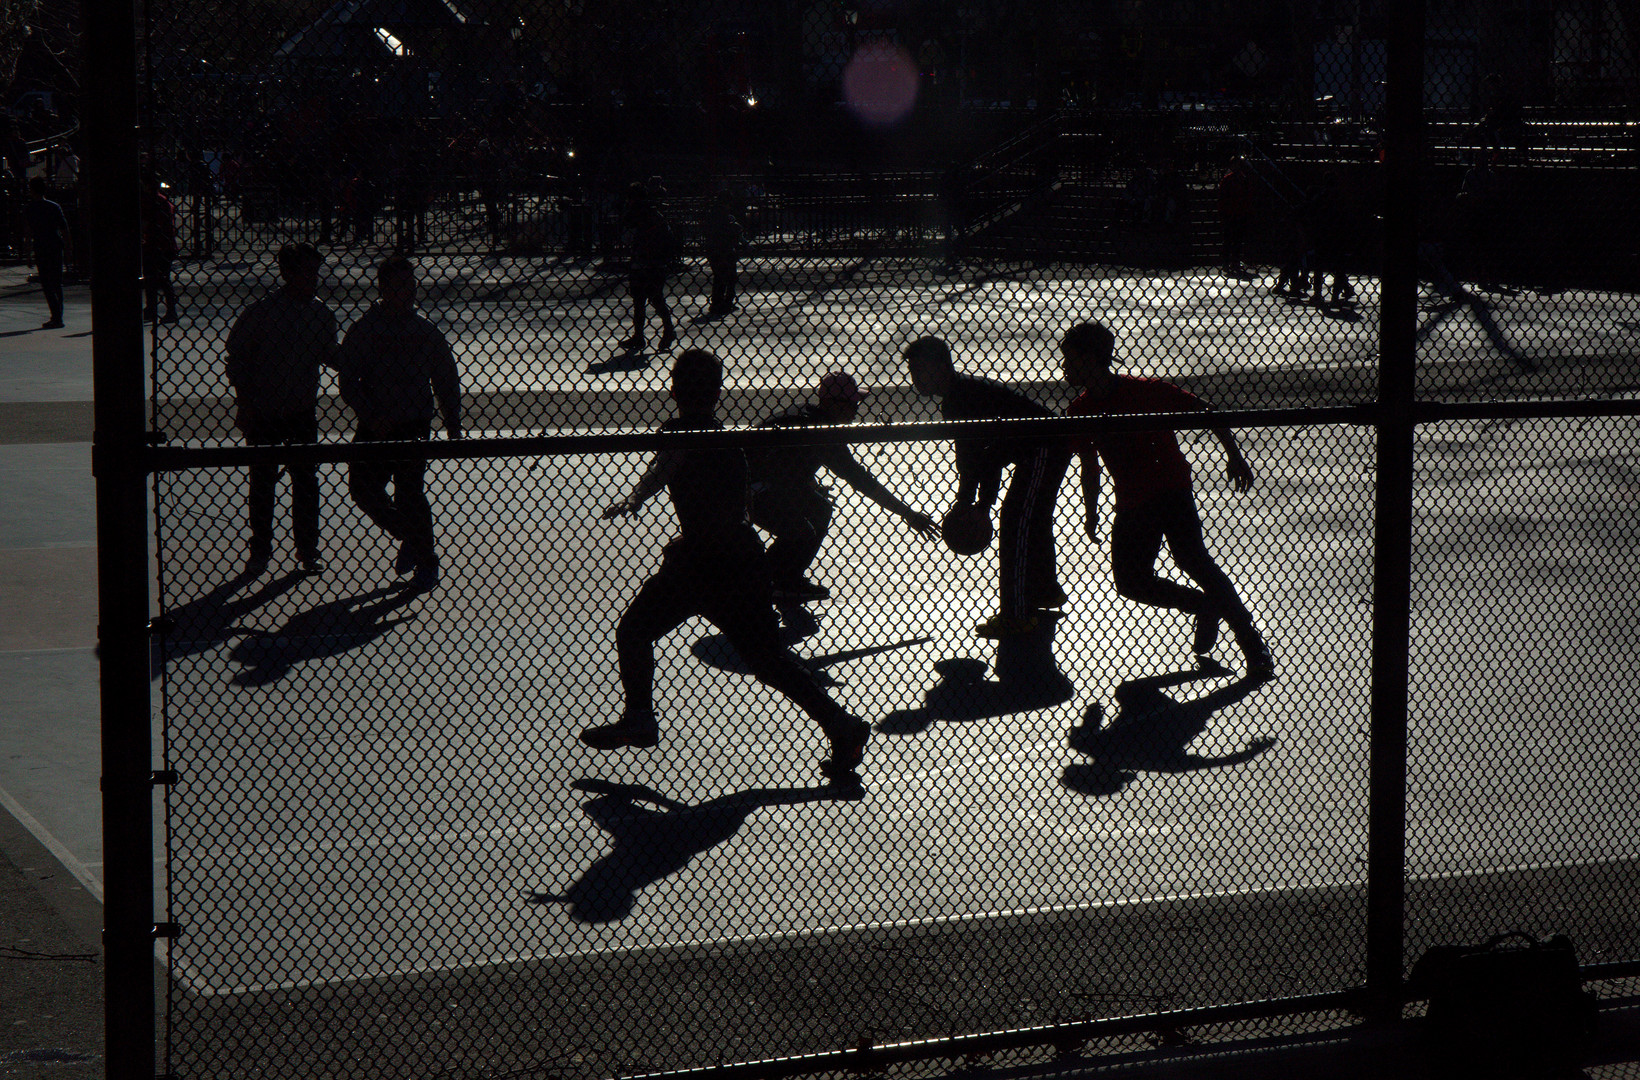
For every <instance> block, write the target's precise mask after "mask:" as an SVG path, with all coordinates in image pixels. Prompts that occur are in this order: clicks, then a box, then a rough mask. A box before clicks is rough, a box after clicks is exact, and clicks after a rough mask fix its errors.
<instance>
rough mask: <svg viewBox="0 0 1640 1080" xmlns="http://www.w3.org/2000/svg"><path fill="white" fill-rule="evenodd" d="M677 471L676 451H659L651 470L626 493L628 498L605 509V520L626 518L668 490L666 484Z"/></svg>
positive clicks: (652, 460)
mask: <svg viewBox="0 0 1640 1080" xmlns="http://www.w3.org/2000/svg"><path fill="white" fill-rule="evenodd" d="M677 470H678V455H677V454H676V453H675V452H674V451H671V450H660V451H657V452H656V454H655V456H654V457H653V458H651V459H650V461H649V468H647V469H645V470H644V474H643V475H642V476H640V477H638V482H637V483H636V484H633V485H632V490H631V491H629V492H627V493H626V497H625V498H624V499H621V500H620V501H619V502H615V503H611V504H610V505H608V506H606V507H605V508H604V513H603V518H604V520H605V521H609V520H611V519H613V518H618V517H625V516H626V515H627V514H630V513H632V512H634V511H635V510H637V509H638V507H640V506H642V505H643V504H644V503H646V502H648V501H649V500H650V499H652V498H654V497H655V496H656V495H659V494H660V493H661V492H662V491H664V490H665V489H666V482H667V481H668V480H670V479H672V474H673V473H675V472H677Z"/></svg>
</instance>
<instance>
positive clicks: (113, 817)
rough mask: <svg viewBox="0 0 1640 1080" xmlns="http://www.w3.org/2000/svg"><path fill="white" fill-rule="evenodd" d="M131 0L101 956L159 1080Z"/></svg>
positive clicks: (89, 140)
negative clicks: (156, 1028) (155, 991)
mask: <svg viewBox="0 0 1640 1080" xmlns="http://www.w3.org/2000/svg"><path fill="white" fill-rule="evenodd" d="M133 8H134V5H133V4H132V0H86V3H85V4H84V6H83V7H82V8H81V12H82V14H81V20H80V21H81V34H82V37H81V42H82V47H83V49H84V69H83V72H82V85H83V86H84V87H85V93H84V96H83V97H82V99H81V100H82V101H83V103H84V104H83V110H84V113H83V116H82V125H83V130H84V131H85V135H86V169H87V188H86V190H87V202H88V204H89V205H88V206H87V214H86V218H85V221H86V223H87V227H88V231H89V234H90V239H91V330H92V339H91V357H92V379H93V386H94V397H95V406H94V410H95V423H96V431H95V434H94V435H93V436H92V445H91V467H92V471H93V473H94V474H95V475H96V481H97V591H98V609H97V611H98V626H97V642H98V650H99V656H100V659H101V665H102V676H101V688H102V790H103V797H102V798H103V882H104V893H103V897H104V898H103V954H104V959H105V967H104V979H105V987H106V995H107V996H106V1004H105V1016H106V1022H107V1029H106V1030H107V1036H106V1038H107V1046H106V1049H107V1073H108V1077H109V1080H153V1077H154V1072H155V1069H154V1064H155V1053H154V1033H155V1008H154V1005H155V996H154V908H153V903H154V885H153V880H154V864H153V858H154V855H153V850H154V848H153V810H152V805H153V804H152V798H153V795H152V785H151V784H150V772H151V770H152V768H153V763H152V762H153V759H152V749H151V733H150V727H149V725H150V717H149V706H148V639H147V623H148V572H149V571H148V498H147V476H146V471H145V466H144V451H145V450H146V442H145V433H144V423H143V337H142V311H141V307H140V303H141V294H140V285H139V283H140V279H141V276H142V257H141V248H140V241H141V238H140V235H139V232H138V229H139V226H138V220H137V217H138V213H137V191H138V177H137V29H136V16H135V12H134V10H133Z"/></svg>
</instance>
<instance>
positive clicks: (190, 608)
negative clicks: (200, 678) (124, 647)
mask: <svg viewBox="0 0 1640 1080" xmlns="http://www.w3.org/2000/svg"><path fill="white" fill-rule="evenodd" d="M257 576H258V575H257V574H255V573H252V572H250V571H241V572H240V573H238V574H235V575H234V576H233V577H231V578H229V579H228V580H226V581H224V582H222V584H220V585H218V586H216V588H214V589H212V590H211V591H210V592H208V593H206V594H205V595H203V596H198V597H195V598H194V599H192V600H190V601H188V602H187V603H185V604H182V605H180V606H178V607H174V608H170V609H168V610H167V611H166V612H165V613H164V614H163V615H161V616H160V618H159V619H158V620H156V629H158V630H160V631H161V632H160V633H158V634H156V635H155V637H154V646H153V648H152V649H151V650H150V652H149V658H148V677H149V678H150V679H157V678H159V677H160V675H162V674H164V672H165V665H166V664H168V663H171V662H173V661H176V660H180V659H182V658H183V657H185V656H196V655H198V654H199V653H205V652H210V651H211V650H212V649H214V648H216V647H217V646H218V645H221V644H222V643H223V642H224V641H227V640H228V639H229V638H231V637H233V636H235V635H236V634H239V633H242V632H243V631H241V630H240V629H239V628H238V626H237V625H236V624H237V623H238V621H239V620H240V619H241V618H242V617H244V616H246V615H249V614H250V613H251V612H253V611H255V610H256V609H257V608H259V607H261V606H262V605H263V604H266V603H269V602H271V601H273V600H275V599H277V598H279V597H280V596H283V595H284V594H285V593H287V592H289V591H290V590H292V589H294V588H295V587H296V586H297V584H298V583H299V582H301V581H302V575H301V574H299V573H296V572H295V571H291V572H290V573H288V574H281V575H280V576H279V577H276V578H272V579H270V580H269V581H268V582H267V584H265V585H263V586H262V587H261V588H259V589H256V590H254V591H252V592H247V593H245V594H244V595H240V590H242V589H245V588H248V587H249V586H250V585H251V583H253V582H254V581H256V580H257Z"/></svg>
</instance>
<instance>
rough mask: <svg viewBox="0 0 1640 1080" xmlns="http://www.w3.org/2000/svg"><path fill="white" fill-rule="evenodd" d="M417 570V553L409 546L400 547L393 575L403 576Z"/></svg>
mask: <svg viewBox="0 0 1640 1080" xmlns="http://www.w3.org/2000/svg"><path fill="white" fill-rule="evenodd" d="M415 568H416V553H415V552H413V551H411V550H410V546H409V545H408V544H400V545H399V553H398V555H397V556H395V557H394V559H393V573H395V574H398V575H400V576H403V575H404V574H408V573H410V571H412V570H414V569H415Z"/></svg>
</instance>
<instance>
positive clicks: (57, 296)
mask: <svg viewBox="0 0 1640 1080" xmlns="http://www.w3.org/2000/svg"><path fill="white" fill-rule="evenodd" d="M28 193H29V196H30V198H29V201H28V202H26V203H24V204H23V219H24V220H25V221H27V222H28V229H29V233H30V235H32V236H33V238H34V265H35V266H36V267H38V268H39V270H40V291H41V292H43V293H45V294H46V311H47V313H48V315H49V317H48V318H47V319H46V321H45V322H44V323H42V324H41V325H40V329H42V330H61V329H62V328H63V253H64V252H66V251H67V250H68V217H67V216H66V215H65V214H64V213H63V208H62V207H61V206H60V205H58V204H57V203H55V202H53V201H51V200H50V199H48V198H46V180H45V177H43V176H35V177H30V179H29V182H28Z"/></svg>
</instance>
